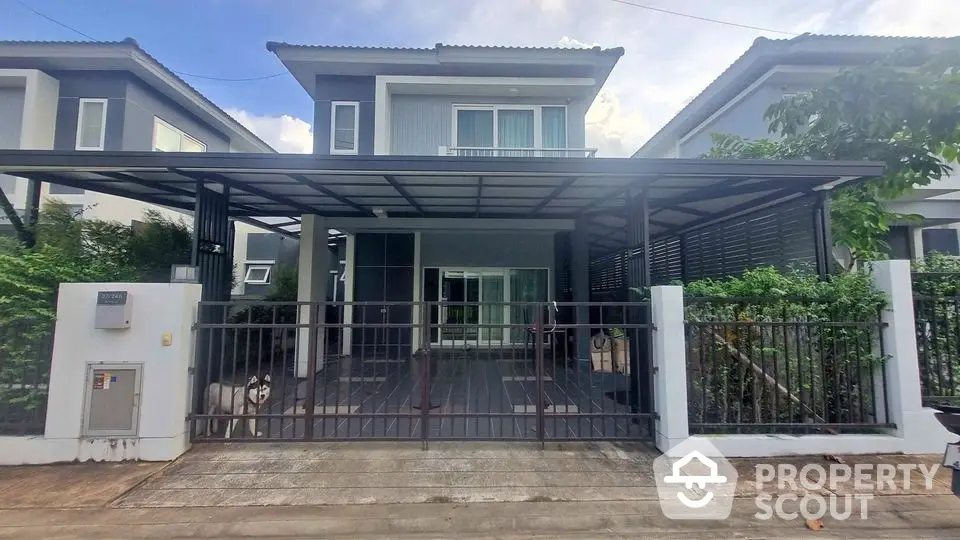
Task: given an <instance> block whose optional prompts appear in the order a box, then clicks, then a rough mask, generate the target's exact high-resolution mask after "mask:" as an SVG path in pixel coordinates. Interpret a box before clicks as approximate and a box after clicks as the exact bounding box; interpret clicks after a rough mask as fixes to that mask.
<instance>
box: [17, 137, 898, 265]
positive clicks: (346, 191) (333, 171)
mask: <svg viewBox="0 0 960 540" xmlns="http://www.w3.org/2000/svg"><path fill="white" fill-rule="evenodd" d="M883 168H884V166H883V164H882V163H871V162H866V161H854V162H840V161H830V162H824V161H763V160H750V161H746V160H742V161H738V160H706V159H630V158H604V159H597V158H526V157H512V158H489V157H485V158H468V157H448V156H324V155H307V154H303V155H300V154H239V153H193V154H191V153H173V152H171V153H157V152H82V151H45V150H44V151H38V150H0V173H8V174H12V175H15V176H21V177H25V178H31V179H34V180H38V181H43V182H51V183H56V184H62V185H68V186H74V187H79V188H83V189H89V190H92V191H98V192H102V193H108V194H112V195H117V196H121V197H128V198H132V199H136V200H141V201H145V202H149V203H154V204H161V205H164V206H168V207H173V208H183V209H185V210H189V209H192V208H193V203H194V199H195V197H196V189H197V183H196V180H197V179H200V178H202V179H204V180H205V181H209V182H214V183H219V184H221V185H224V186H228V187H229V188H230V201H229V212H230V214H231V215H232V216H234V217H236V218H246V219H252V218H258V217H260V218H263V217H269V218H270V219H269V220H267V221H269V222H271V224H272V225H275V226H276V228H277V229H283V230H286V231H288V232H293V231H294V230H295V229H296V228H298V225H299V224H298V223H297V222H296V220H295V218H296V217H299V216H301V215H303V214H317V215H323V216H327V217H331V218H347V219H352V218H366V217H373V216H376V215H377V213H378V209H382V210H384V211H385V212H386V214H387V215H388V216H389V217H398V218H411V219H429V218H448V219H466V218H477V219H489V220H529V219H561V220H571V221H572V220H584V221H586V222H587V223H588V225H587V227H588V230H589V232H590V234H591V236H592V237H593V238H594V239H595V241H594V244H595V246H596V247H597V248H598V249H609V248H615V247H618V244H620V245H621V247H622V244H623V243H625V242H626V237H625V236H624V234H625V232H624V231H625V226H626V223H627V221H626V219H627V218H626V213H627V211H629V210H630V208H631V207H628V206H626V199H627V198H628V197H631V198H633V197H636V196H637V194H639V193H641V191H642V192H645V193H646V194H647V196H648V200H649V207H650V209H651V217H652V219H651V220H650V226H651V227H650V231H649V232H650V235H651V237H652V238H654V239H656V238H657V237H660V236H665V235H673V234H677V233H678V232H682V231H687V230H692V229H695V228H699V227H703V226H706V225H708V224H710V223H713V222H715V221H717V220H721V219H726V218H729V217H731V216H733V215H742V214H745V213H749V212H753V211H756V210H759V209H762V208H766V207H770V206H772V205H776V204H780V203H783V202H786V201H789V200H794V199H796V198H798V197H802V196H805V195H810V194H812V193H813V192H815V191H819V190H824V189H831V188H832V187H833V186H836V185H838V184H840V183H843V182H848V181H853V180H856V179H858V178H863V177H873V176H879V175H880V174H882V172H883ZM634 200H635V199H634ZM283 217H287V218H291V219H290V220H287V221H283V220H281V219H280V218H283ZM518 226H522V225H518ZM611 231H612V232H611Z"/></svg>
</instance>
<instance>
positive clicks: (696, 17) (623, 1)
mask: <svg viewBox="0 0 960 540" xmlns="http://www.w3.org/2000/svg"><path fill="white" fill-rule="evenodd" d="M610 1H611V2H616V3H618V4H623V5H625V6H632V7H635V8H640V9H646V10H650V11H656V12H658V13H666V14H668V15H676V16H677V17H686V18H688V19H694V20H698V21H704V22H711V23H716V24H725V25H727V26H735V27H737V28H747V29H749V30H760V31H761V32H772V33H774V34H783V35H787V36H799V35H800V34H798V33H796V32H787V31H786V30H777V29H775V28H765V27H763V26H753V25H749V24H740V23H736V22H733V21H724V20H720V19H711V18H710V17H701V16H699V15H690V14H689V13H681V12H679V11H671V10H669V9H663V8H658V7H654V6H648V5H646V4H638V3H636V2H630V1H628V0H610Z"/></svg>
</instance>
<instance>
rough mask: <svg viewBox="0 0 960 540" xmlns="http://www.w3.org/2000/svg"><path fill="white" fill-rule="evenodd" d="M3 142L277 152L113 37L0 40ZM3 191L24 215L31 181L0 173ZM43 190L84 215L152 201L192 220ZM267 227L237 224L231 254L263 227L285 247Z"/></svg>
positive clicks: (132, 215) (126, 213) (127, 216)
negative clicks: (106, 39) (111, 39)
mask: <svg viewBox="0 0 960 540" xmlns="http://www.w3.org/2000/svg"><path fill="white" fill-rule="evenodd" d="M0 148H19V149H54V150H83V151H92V152H95V151H101V150H131V151H138V150H139V151H157V152H247V153H256V152H273V151H274V150H273V149H272V148H271V147H270V146H269V145H268V144H266V143H265V142H263V141H262V140H260V139H259V138H258V137H257V136H256V135H254V134H253V133H252V132H250V131H249V130H247V129H246V128H245V127H243V126H242V125H241V124H240V123H239V122H238V121H236V120H235V119H234V118H232V117H231V116H230V115H229V114H227V113H226V112H224V111H223V110H221V109H220V108H219V107H217V106H216V105H215V104H214V103H213V102H211V101H210V100H208V99H207V98H205V97H204V96H203V95H201V94H200V93H199V92H197V91H196V90H195V89H193V88H192V87H191V86H190V85H188V84H187V83H186V82H184V81H183V80H182V79H180V78H179V77H177V76H176V74H174V73H173V72H171V71H170V70H169V69H167V68H166V67H165V66H163V65H162V64H160V63H159V62H158V61H157V60H156V59H155V58H153V57H152V56H150V55H149V54H148V53H147V52H146V51H144V50H143V49H142V48H140V46H139V45H137V43H136V41H134V40H132V39H129V38H128V39H125V40H123V41H119V42H53V41H50V42H28V41H0ZM0 189H2V190H3V192H4V193H5V194H6V196H7V197H8V198H9V199H10V201H11V202H12V203H13V205H14V208H15V209H16V210H18V211H20V212H21V214H22V212H23V210H24V208H26V206H27V197H28V194H27V191H28V182H27V181H26V180H24V179H21V178H15V177H12V176H8V175H0ZM49 198H56V199H60V200H62V201H63V202H65V203H67V204H69V205H71V206H73V207H74V208H76V210H77V211H80V210H83V216H84V217H88V218H101V219H108V220H115V221H119V222H122V223H131V222H132V221H135V220H138V219H140V218H142V216H143V213H144V211H145V210H147V209H154V210H158V211H160V212H161V213H162V214H164V215H165V216H166V217H169V218H172V219H180V218H184V219H185V220H186V221H188V222H189V221H191V217H190V215H191V213H190V212H189V211H185V210H183V209H171V208H165V207H160V206H156V205H152V204H148V203H144V202H140V201H135V200H132V199H128V198H122V197H117V196H114V195H109V194H106V193H97V192H93V191H87V190H84V189H80V188H77V187H68V186H63V185H56V184H48V183H44V184H43V185H42V191H41V200H46V199H49ZM0 219H2V221H3V223H0V225H7V227H9V223H8V222H7V220H6V218H5V217H2V216H0ZM263 230H264V229H262V228H257V227H255V226H253V225H250V224H248V223H236V242H235V243H236V245H237V249H235V252H237V253H238V254H242V253H245V252H246V251H248V249H247V248H246V244H247V241H248V240H247V234H248V233H254V234H257V235H260V236H257V238H256V240H255V241H254V242H255V244H256V246H257V249H258V250H260V251H261V252H263V250H264V247H263V246H264V244H265V243H270V244H275V245H276V246H280V245H281V243H282V239H283V236H282V235H281V234H279V233H275V232H274V233H268V234H267V235H266V236H268V237H269V240H264V238H263V236H264V235H263V233H262V231H263ZM285 241H286V243H289V242H296V240H290V239H287V240H285ZM272 253H273V254H274V255H273V257H272V258H273V259H276V258H278V256H277V255H276V253H277V250H276V249H274V250H273V251H272ZM261 254H262V253H261ZM259 256H260V255H258V257H259ZM261 262H262V260H261ZM246 263H247V261H245V260H244V259H243V258H240V257H237V258H235V272H236V273H237V274H238V277H239V278H241V279H239V280H238V281H239V282H240V285H239V286H238V287H237V288H236V289H235V292H237V293H243V292H244V291H243V279H242V278H243V275H241V274H242V273H244V272H246V269H247V265H246ZM258 281H261V282H262V281H263V280H262V279H261V280H258ZM267 282H269V279H268V280H267Z"/></svg>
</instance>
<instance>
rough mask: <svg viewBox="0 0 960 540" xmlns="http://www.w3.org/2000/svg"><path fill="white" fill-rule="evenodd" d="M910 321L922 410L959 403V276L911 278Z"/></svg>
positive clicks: (930, 274)
mask: <svg viewBox="0 0 960 540" xmlns="http://www.w3.org/2000/svg"><path fill="white" fill-rule="evenodd" d="M912 277H913V303H914V321H915V324H916V335H917V356H918V359H919V363H920V394H921V398H922V401H923V405H924V406H928V405H933V404H953V405H956V404H958V403H960V380H958V378H960V274H956V273H937V272H925V273H914V274H913V276H912Z"/></svg>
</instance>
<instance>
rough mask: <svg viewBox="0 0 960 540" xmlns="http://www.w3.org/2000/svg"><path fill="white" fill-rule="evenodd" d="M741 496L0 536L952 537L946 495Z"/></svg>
mask: <svg viewBox="0 0 960 540" xmlns="http://www.w3.org/2000/svg"><path fill="white" fill-rule="evenodd" d="M751 503H752V501H750V500H748V499H740V501H739V504H738V505H737V508H736V509H735V511H734V515H733V516H731V518H729V519H727V520H726V521H723V522H719V523H717V522H688V523H680V522H674V521H670V520H667V519H665V518H664V517H663V516H662V514H661V513H660V509H659V506H658V504H657V503H656V502H654V501H630V502H622V501H619V502H618V501H603V502H586V503H585V502H575V503H571V502H552V503H551V502H545V503H470V504H451V503H443V504H387V505H347V506H320V507H313V506H279V507H243V508H241V507H233V508H177V509H172V508H141V509H132V508H131V509H119V508H100V509H70V510H50V509H35V510H22V509H21V510H3V511H0V539H7V538H43V539H45V540H46V539H51V540H53V539H65V538H73V539H101V540H105V539H108V538H109V539H112V538H125V539H146V538H165V539H169V538H272V539H273V538H331V539H333V538H458V539H459V538H532V537H543V538H667V537H673V538H677V537H687V538H689V537H694V538H803V537H812V536H815V537H816V538H958V537H960V517H958V512H957V510H958V509H960V505H958V503H957V501H955V500H953V499H951V498H948V497H945V496H933V497H921V496H890V497H884V498H883V500H882V501H878V504H877V505H875V506H874V507H873V508H872V509H871V512H870V518H869V519H868V520H866V521H860V520H854V521H844V522H836V521H830V520H825V522H824V523H825V526H826V527H825V529H823V530H821V531H819V532H817V533H812V532H811V531H808V530H806V528H805V526H804V524H803V522H802V521H799V520H798V521H790V522H786V521H769V522H764V521H758V520H757V519H755V518H754V517H753V513H754V512H755V511H756V508H755V507H752V504H751Z"/></svg>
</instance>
